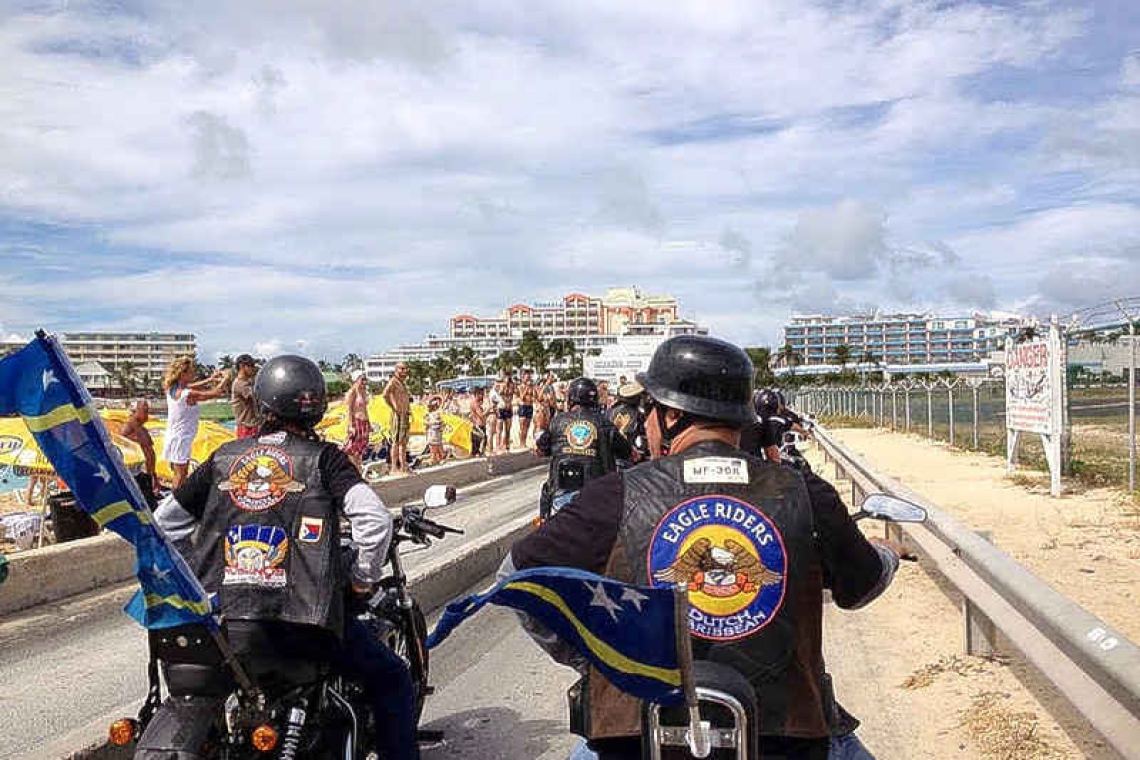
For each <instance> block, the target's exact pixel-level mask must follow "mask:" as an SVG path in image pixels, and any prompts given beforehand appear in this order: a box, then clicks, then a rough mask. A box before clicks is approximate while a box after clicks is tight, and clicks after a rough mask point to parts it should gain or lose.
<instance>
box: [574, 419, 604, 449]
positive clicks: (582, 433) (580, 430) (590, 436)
mask: <svg viewBox="0 0 1140 760" xmlns="http://www.w3.org/2000/svg"><path fill="white" fill-rule="evenodd" d="M596 440H598V429H597V428H596V427H594V423H592V422H590V421H589V420H576V421H575V422H572V423H571V424H570V427H568V428H566V441H567V443H569V444H570V449H571V450H572V451H573V452H574V453H579V452H583V451H588V452H589V453H593V451H592V449H590V446H592V445H593V443H594V441H596Z"/></svg>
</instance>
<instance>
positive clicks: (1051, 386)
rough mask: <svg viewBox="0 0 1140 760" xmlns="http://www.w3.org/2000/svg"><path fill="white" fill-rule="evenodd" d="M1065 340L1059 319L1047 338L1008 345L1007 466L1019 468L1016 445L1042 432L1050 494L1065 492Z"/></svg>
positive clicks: (1058, 494) (1013, 468)
mask: <svg viewBox="0 0 1140 760" xmlns="http://www.w3.org/2000/svg"><path fill="white" fill-rule="evenodd" d="M1065 349H1066V346H1065V340H1064V337H1063V335H1062V331H1061V327H1060V325H1058V324H1057V320H1056V319H1054V320H1053V321H1052V322H1051V324H1050V325H1049V334H1048V336H1046V337H1044V338H1031V339H1029V340H1023V341H1020V342H1018V341H1015V340H1014V339H1013V338H1012V337H1008V338H1006V344H1005V362H1006V363H1005V419H1006V465H1007V468H1008V470H1009V472H1010V473H1012V472H1014V470H1015V469H1016V467H1017V444H1018V442H1019V441H1020V438H1021V434H1022V433H1035V434H1037V435H1040V436H1041V445H1042V448H1044V449H1045V461H1046V462H1047V463H1048V465H1049V474H1050V489H1049V490H1050V493H1052V494H1053V496H1055V497H1057V496H1060V495H1061V469H1062V466H1063V465H1062V462H1063V454H1064V451H1065V440H1064V439H1065V437H1066V432H1067V431H1066V429H1065V421H1066V419H1065V418H1066V416H1067V415H1066V403H1065V402H1066V396H1067V391H1066V388H1065V353H1066V350H1065Z"/></svg>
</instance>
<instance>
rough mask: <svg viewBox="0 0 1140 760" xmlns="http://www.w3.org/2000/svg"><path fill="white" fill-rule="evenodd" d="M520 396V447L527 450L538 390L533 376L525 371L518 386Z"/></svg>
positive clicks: (527, 370)
mask: <svg viewBox="0 0 1140 760" xmlns="http://www.w3.org/2000/svg"><path fill="white" fill-rule="evenodd" d="M518 396H519V447H520V448H524V449H525V448H526V436H527V433H529V432H530V421H531V420H532V419H533V418H534V402H535V399H536V398H538V390H537V389H536V388H535V387H534V379H533V374H532V373H531V371H530V370H529V369H524V370H523V373H522V381H521V382H520V383H519V386H518Z"/></svg>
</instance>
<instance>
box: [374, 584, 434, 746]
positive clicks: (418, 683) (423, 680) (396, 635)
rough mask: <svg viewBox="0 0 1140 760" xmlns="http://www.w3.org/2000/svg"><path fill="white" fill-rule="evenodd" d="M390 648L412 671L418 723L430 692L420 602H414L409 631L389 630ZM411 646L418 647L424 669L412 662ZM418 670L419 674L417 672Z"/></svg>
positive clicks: (402, 628) (425, 638)
mask: <svg viewBox="0 0 1140 760" xmlns="http://www.w3.org/2000/svg"><path fill="white" fill-rule="evenodd" d="M384 643H385V644H387V645H388V648H389V649H391V650H392V651H393V652H395V653H396V654H398V655H399V656H400V657H401V658H402V659H403V660H404V661H405V662H407V663H409V666H410V667H411V669H412V688H413V689H414V690H415V694H416V722H417V723H419V720H420V715H421V714H422V713H423V710H424V701H425V700H426V699H427V692H428V650H427V621H426V620H425V619H424V613H423V611H421V610H420V605H419V603H418V602H415V601H414V600H413V602H412V626H411V630H408V627H407V626H406V625H400V626H398V627H397V626H394V627H392V628H390V629H389V631H388V634H387V636H386V638H385V641H384ZM411 646H416V647H418V649H419V652H420V662H421V663H422V667H420V668H417V667H416V666H415V664H414V662H413V660H412V651H411V649H410V647H411ZM417 670H418V671H419V672H417Z"/></svg>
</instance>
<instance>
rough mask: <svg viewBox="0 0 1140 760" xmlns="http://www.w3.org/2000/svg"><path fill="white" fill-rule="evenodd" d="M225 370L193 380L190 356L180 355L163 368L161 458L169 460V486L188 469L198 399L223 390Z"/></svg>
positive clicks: (226, 380) (226, 381)
mask: <svg viewBox="0 0 1140 760" xmlns="http://www.w3.org/2000/svg"><path fill="white" fill-rule="evenodd" d="M229 381H230V372H229V370H218V371H217V372H215V373H214V374H212V375H210V376H209V377H208V378H206V379H205V380H198V381H195V380H194V358H193V357H190V356H183V357H180V358H178V359H175V360H174V361H172V362H171V363H170V366H168V367H167V368H166V374H165V375H163V377H162V388H163V390H164V391H166V436H165V438H164V440H163V444H162V458H163V459H165V460H166V461H167V462H170V469H171V471H172V472H173V473H174V477H173V479H172V480H171V482H170V487H171V488H178V486H180V485H182V481H183V480H185V479H186V476H187V475H188V474H189V472H190V449H191V448H192V447H193V445H194V437H195V436H196V435H198V416H199V409H198V402H199V401H208V400H209V399H213V398H219V397H221V396H223V395H225V393H226V387H227V385H228V384H229Z"/></svg>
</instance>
